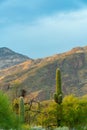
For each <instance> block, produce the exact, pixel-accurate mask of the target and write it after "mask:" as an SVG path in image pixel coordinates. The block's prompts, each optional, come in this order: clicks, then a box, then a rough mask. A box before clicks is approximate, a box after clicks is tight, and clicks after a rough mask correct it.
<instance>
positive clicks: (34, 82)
mask: <svg viewBox="0 0 87 130" xmlns="http://www.w3.org/2000/svg"><path fill="white" fill-rule="evenodd" d="M57 68H60V70H61V76H62V90H63V95H66V94H72V93H73V94H75V95H77V96H82V95H84V94H87V46H86V47H76V48H73V49H72V50H70V51H68V52H65V53H62V54H56V55H53V56H50V57H46V58H43V59H37V60H27V61H25V62H22V63H20V64H17V65H15V66H12V67H9V68H6V69H3V70H0V87H1V89H3V90H4V91H5V92H7V93H10V94H11V93H12V91H13V88H14V83H17V85H16V89H17V91H16V92H17V95H19V94H20V91H21V90H22V89H24V90H26V91H27V93H26V95H27V96H26V97H31V96H32V97H35V98H38V99H39V100H46V99H49V98H53V93H54V91H55V72H56V69H57Z"/></svg>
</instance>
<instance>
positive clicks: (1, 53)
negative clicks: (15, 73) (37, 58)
mask: <svg viewBox="0 0 87 130" xmlns="http://www.w3.org/2000/svg"><path fill="white" fill-rule="evenodd" d="M29 59H30V58H29V57H27V56H24V55H22V54H19V53H16V52H14V51H12V50H10V49H9V48H7V47H2V48H0V69H5V68H7V67H11V66H14V65H16V64H19V63H22V62H24V61H26V60H29Z"/></svg>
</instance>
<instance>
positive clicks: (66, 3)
mask: <svg viewBox="0 0 87 130" xmlns="http://www.w3.org/2000/svg"><path fill="white" fill-rule="evenodd" d="M86 45H87V0H0V47H8V48H10V49H12V50H13V51H15V52H18V53H21V54H24V55H27V56H29V57H30V58H33V59H37V58H44V57H48V56H52V55H55V54H59V53H63V52H66V51H69V50H71V49H72V48H74V47H78V46H81V47H83V46H86Z"/></svg>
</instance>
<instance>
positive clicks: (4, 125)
mask: <svg viewBox="0 0 87 130" xmlns="http://www.w3.org/2000/svg"><path fill="white" fill-rule="evenodd" d="M18 125H19V123H18V118H17V116H16V115H15V114H14V113H13V110H12V105H11V103H10V101H9V99H8V97H7V95H6V94H3V92H1V91H0V129H6V130H7V129H11V128H16V129H17V128H18Z"/></svg>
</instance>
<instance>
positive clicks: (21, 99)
mask: <svg viewBox="0 0 87 130" xmlns="http://www.w3.org/2000/svg"><path fill="white" fill-rule="evenodd" d="M24 112H25V111H24V100H23V97H20V99H19V115H20V123H24Z"/></svg>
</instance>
